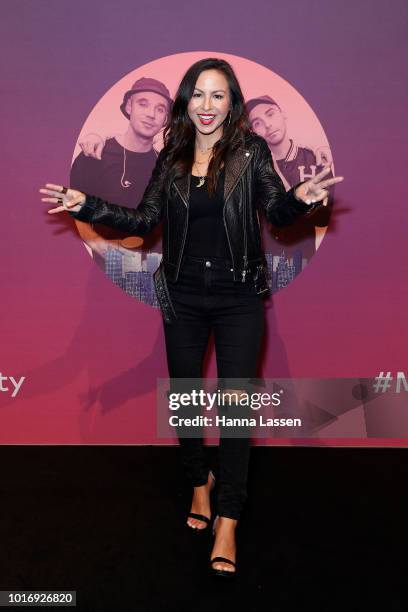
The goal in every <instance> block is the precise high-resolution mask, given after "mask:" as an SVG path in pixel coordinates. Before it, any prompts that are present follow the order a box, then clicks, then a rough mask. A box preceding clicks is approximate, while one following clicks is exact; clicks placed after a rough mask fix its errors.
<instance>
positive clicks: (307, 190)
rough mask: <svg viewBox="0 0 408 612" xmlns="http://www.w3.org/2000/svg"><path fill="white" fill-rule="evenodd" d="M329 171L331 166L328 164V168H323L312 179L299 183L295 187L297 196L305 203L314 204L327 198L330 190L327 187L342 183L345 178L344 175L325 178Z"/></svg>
mask: <svg viewBox="0 0 408 612" xmlns="http://www.w3.org/2000/svg"><path fill="white" fill-rule="evenodd" d="M328 172H330V166H326V168H323V170H322V171H321V172H318V174H316V176H314V177H313V178H312V179H310V180H309V181H305V182H304V183H302V184H301V185H299V187H297V189H295V195H296V197H297V198H299V199H300V200H302V201H303V202H304V203H305V204H314V203H315V202H320V201H321V200H324V199H325V198H327V197H328V195H329V192H328V191H327V189H326V187H330V185H334V184H335V183H340V182H341V181H343V180H344V176H335V177H334V178H329V179H326V180H323V179H324V177H325V176H326V174H327V173H328Z"/></svg>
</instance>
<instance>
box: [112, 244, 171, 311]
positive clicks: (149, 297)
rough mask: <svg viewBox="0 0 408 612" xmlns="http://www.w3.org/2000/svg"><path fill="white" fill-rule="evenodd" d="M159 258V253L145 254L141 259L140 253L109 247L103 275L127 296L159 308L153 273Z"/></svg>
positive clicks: (160, 255) (160, 256)
mask: <svg viewBox="0 0 408 612" xmlns="http://www.w3.org/2000/svg"><path fill="white" fill-rule="evenodd" d="M161 258H162V254H161V253H147V255H146V258H145V259H143V257H142V253H140V252H134V251H128V250H126V249H117V248H111V247H110V248H109V249H108V252H107V254H106V258H105V273H106V275H107V276H108V277H109V278H110V279H111V280H112V281H113V282H114V283H115V284H116V285H118V286H119V287H121V289H123V290H124V291H126V293H127V294H128V295H130V296H132V297H134V298H136V299H138V300H140V301H141V302H143V303H144V304H149V305H150V306H154V307H155V308H159V303H158V300H157V296H156V291H155V288H154V281H153V273H154V272H155V271H156V269H157V268H158V266H159V264H160V261H161Z"/></svg>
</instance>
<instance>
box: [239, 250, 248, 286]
mask: <svg viewBox="0 0 408 612" xmlns="http://www.w3.org/2000/svg"><path fill="white" fill-rule="evenodd" d="M247 262H248V258H247V256H246V255H244V269H243V270H242V279H241V281H242V282H243V283H245V276H246V273H247V267H248V263H247Z"/></svg>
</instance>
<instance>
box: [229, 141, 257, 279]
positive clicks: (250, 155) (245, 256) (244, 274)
mask: <svg viewBox="0 0 408 612" xmlns="http://www.w3.org/2000/svg"><path fill="white" fill-rule="evenodd" d="M248 153H249V155H248V160H247V163H246V164H245V166H244V168H243V170H242V172H241V173H240V175H239V176H238V177H237V179H236V181H235V183H234V184H233V185H232V187H231V189H230V192H229V194H228V196H227V198H226V200H225V202H224V207H223V210H222V218H223V220H224V227H225V233H226V234H227V238H228V245H229V250H230V253H231V260H232V267H233V268H234V270H235V263H234V256H233V254H232V248H231V242H230V239H229V235H228V230H227V224H226V222H225V205H226V203H227V200H228V198H229V197H230V195H231V194H232V192H233V191H234V189H235V187H236V185H237V183H238V181H239V180H240V178H241V177H242V175H243V174H244V173H245V171H246V169H247V167H248V164H249V162H250V161H251V157H252V152H248ZM245 193H246V192H245ZM244 228H245V229H244V241H245V255H244V269H243V270H242V282H243V283H244V282H245V276H246V273H247V272H246V269H247V261H248V258H247V250H246V249H247V247H246V231H245V230H246V216H245V204H244Z"/></svg>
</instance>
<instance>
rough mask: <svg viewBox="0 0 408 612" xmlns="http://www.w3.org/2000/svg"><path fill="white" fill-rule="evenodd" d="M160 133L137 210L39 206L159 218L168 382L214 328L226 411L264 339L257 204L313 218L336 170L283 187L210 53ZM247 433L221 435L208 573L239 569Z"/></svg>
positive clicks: (199, 488) (232, 79)
mask: <svg viewBox="0 0 408 612" xmlns="http://www.w3.org/2000/svg"><path fill="white" fill-rule="evenodd" d="M163 136H164V147H163V149H162V150H161V152H160V154H159V156H158V159H157V163H156V165H155V168H154V170H153V173H152V176H151V179H150V181H149V184H148V186H147V187H146V190H145V192H144V194H143V197H142V201H141V202H140V203H139V206H138V207H137V208H136V209H131V208H127V207H123V206H117V205H115V204H111V203H109V202H106V201H104V200H102V199H100V198H98V197H96V196H93V195H89V194H83V193H81V192H79V191H76V190H72V189H67V188H65V187H63V186H61V185H54V184H47V185H46V188H45V189H40V192H41V193H44V194H46V195H47V196H50V197H45V198H42V201H44V202H52V203H53V204H55V203H57V204H60V206H57V207H55V208H52V209H50V210H49V211H48V212H49V213H51V214H54V213H58V212H62V211H69V213H70V214H71V215H72V216H74V217H76V218H78V219H80V220H83V221H87V222H90V223H102V224H105V225H108V226H111V227H114V228H117V229H121V230H125V231H128V232H129V233H131V234H137V235H139V236H143V235H145V234H147V233H148V232H150V230H151V229H152V228H153V227H155V226H156V225H157V224H158V223H159V222H160V221H161V220H163V221H164V223H163V259H162V263H161V264H160V266H159V269H158V270H157V272H156V273H155V283H156V292H157V295H158V299H159V302H160V306H161V310H162V314H163V327H164V333H165V341H166V353H167V363H168V370H169V377H170V380H171V385H172V389H176V388H179V389H180V387H177V381H180V380H182V379H192V378H194V379H199V378H200V376H201V375H202V373H201V370H202V365H203V359H204V355H205V351H206V348H207V343H208V338H209V335H210V333H211V332H213V333H214V340H215V350H216V357H217V369H218V377H219V378H221V379H222V380H228V381H229V380H232V381H233V382H232V384H231V385H228V384H226V385H223V390H224V392H226V391H228V392H230V393H231V396H230V397H232V395H234V400H235V404H234V402H232V406H231V407H232V409H233V408H234V405H235V407H237V406H238V405H239V399H240V398H241V397H242V394H243V393H244V394H245V393H246V389H247V387H246V386H245V385H240V384H237V383H235V385H234V382H235V381H236V380H237V379H246V380H249V379H250V378H253V377H255V376H256V369H257V361H258V356H259V352H260V347H261V340H262V336H263V315H264V309H263V306H264V305H263V297H264V295H265V294H266V293H267V291H268V282H267V272H266V270H267V267H266V261H265V258H264V254H263V252H262V249H261V240H260V229H259V218H258V209H260V210H261V211H262V212H263V214H265V216H266V218H267V220H268V221H270V222H271V223H273V224H274V225H278V226H279V225H281V226H283V225H289V224H291V223H292V222H293V221H294V220H295V219H296V218H297V217H299V216H300V215H307V214H311V212H312V210H314V209H315V208H316V207H318V206H320V205H321V204H320V203H321V202H322V201H323V200H324V198H325V197H326V196H327V195H328V192H327V190H326V187H328V186H330V185H332V184H334V183H337V182H339V181H341V180H343V177H337V178H331V179H326V180H325V179H324V177H325V176H326V174H327V173H328V172H330V168H329V167H327V168H325V169H324V170H323V171H322V172H320V173H319V174H318V175H316V176H315V177H314V178H313V179H310V180H308V181H305V182H302V183H299V184H298V185H296V186H295V187H292V189H290V190H289V191H288V192H286V191H285V188H284V186H283V184H282V181H281V179H280V177H279V176H278V174H277V173H276V172H275V170H274V167H273V161H272V157H271V153H270V150H269V147H268V145H267V143H266V141H265V140H264V139H263V138H261V137H260V136H257V135H256V134H254V133H253V132H252V131H251V129H250V125H249V121H248V116H247V113H246V110H245V104H244V99H243V95H242V92H241V88H240V85H239V83H238V80H237V78H236V76H235V74H234V71H233V69H232V67H231V66H230V65H229V64H228V63H227V62H226V61H224V60H220V59H216V58H206V59H203V60H200V61H198V62H196V63H195V64H193V65H192V66H191V67H190V68H189V69H188V70H187V72H186V74H185V75H184V77H183V79H182V81H181V83H180V86H179V88H178V91H177V94H176V97H175V101H174V105H173V108H172V112H171V116H170V117H169V122H168V124H167V125H166V127H165V130H164V134H163ZM183 384H184V383H183ZM234 386H235V388H234ZM243 387H244V388H243ZM187 408H188V407H187ZM218 409H219V410H220V409H221V407H220V406H219V407H218ZM222 409H225V408H224V407H223V408H222ZM226 409H227V410H228V407H227V408H226ZM246 433H247V432H245V431H244V433H242V431H240V432H238V436H237V437H227V436H224V435H223V432H222V431H221V435H220V445H219V474H218V475H217V484H218V508H217V510H218V515H217V517H216V520H215V521H214V525H213V533H214V535H215V539H214V545H213V548H212V551H211V555H210V571H211V573H212V574H213V575H216V576H223V577H232V576H234V575H235V572H236V564H235V561H236V543H235V528H236V525H237V523H238V520H239V518H240V514H241V511H242V508H243V504H244V501H245V499H246V485H247V470H248V460H249V448H250V439H249V435H246ZM178 435H179V441H180V448H181V457H182V462H183V465H184V468H185V471H186V475H187V477H188V480H189V482H190V484H191V485H192V486H193V499H192V505H191V512H190V513H189V515H188V517H187V524H188V526H189V527H191V528H193V529H195V530H196V531H197V532H198V531H202V530H203V529H205V528H207V525H208V524H209V523H210V518H211V508H210V492H211V490H212V488H213V486H214V485H215V477H214V475H213V473H212V471H210V470H209V469H208V467H207V464H206V461H205V457H204V451H203V444H202V438H200V437H195V438H192V437H185V436H184V435H183V434H182V433H181V431H178Z"/></svg>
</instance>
